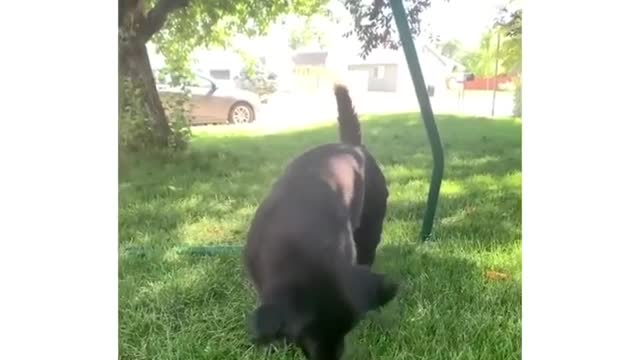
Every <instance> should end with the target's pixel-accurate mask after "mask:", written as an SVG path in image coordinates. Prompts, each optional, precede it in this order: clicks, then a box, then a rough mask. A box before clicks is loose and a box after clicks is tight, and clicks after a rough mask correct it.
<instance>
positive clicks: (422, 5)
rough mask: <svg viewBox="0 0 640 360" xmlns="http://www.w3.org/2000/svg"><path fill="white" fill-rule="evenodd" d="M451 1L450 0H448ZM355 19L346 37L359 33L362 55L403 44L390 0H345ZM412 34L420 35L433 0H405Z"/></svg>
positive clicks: (357, 36)
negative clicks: (421, 18)
mask: <svg viewBox="0 0 640 360" xmlns="http://www.w3.org/2000/svg"><path fill="white" fill-rule="evenodd" d="M445 1H448V0H445ZM343 2H344V5H345V6H346V8H347V10H348V11H349V13H350V14H351V16H352V17H353V20H354V28H353V30H350V31H348V32H347V33H346V34H345V36H347V37H350V36H354V35H355V36H356V38H357V39H358V40H359V41H360V43H361V48H360V50H361V56H362V57H366V56H367V55H369V53H371V51H372V50H373V49H376V48H378V47H380V46H382V47H385V48H391V49H398V48H399V47H400V40H399V38H398V35H397V30H396V26H395V22H394V19H393V13H392V12H391V2H390V0H373V1H371V0H343ZM404 6H405V9H406V12H407V18H408V21H409V30H410V32H411V35H412V36H414V37H415V36H418V35H420V33H421V31H422V24H421V23H420V15H421V14H422V12H424V11H425V10H426V9H427V8H428V7H430V6H431V0H404Z"/></svg>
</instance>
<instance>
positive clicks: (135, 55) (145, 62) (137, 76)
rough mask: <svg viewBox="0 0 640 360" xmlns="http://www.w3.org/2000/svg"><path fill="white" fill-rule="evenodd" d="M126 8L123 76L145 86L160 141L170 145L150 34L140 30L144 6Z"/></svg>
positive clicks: (122, 35)
mask: <svg viewBox="0 0 640 360" xmlns="http://www.w3.org/2000/svg"><path fill="white" fill-rule="evenodd" d="M141 3H142V2H139V3H138V4H141ZM126 10H127V11H126V12H127V13H126V14H125V15H124V17H123V18H122V20H121V21H122V22H121V24H120V25H121V26H120V29H119V42H118V51H119V71H118V72H119V76H120V77H121V78H128V79H131V80H132V81H133V83H134V84H136V86H137V87H139V88H140V89H141V90H142V94H143V98H144V104H145V107H146V109H147V111H148V114H149V118H150V119H149V120H150V121H151V128H152V129H153V133H154V136H155V138H156V142H157V144H158V145H159V146H161V147H167V146H168V144H169V136H170V135H171V129H170V127H169V122H168V120H167V115H166V113H165V111H164V108H163V106H162V101H161V100H160V95H159V94H158V89H157V88H156V82H155V79H154V76H153V71H152V69H151V62H150V61H149V54H148V52H147V47H146V45H145V44H146V41H147V39H148V37H147V36H145V34H144V33H141V32H140V31H137V30H139V24H140V19H144V15H143V14H142V6H132V7H129V8H128V9H126Z"/></svg>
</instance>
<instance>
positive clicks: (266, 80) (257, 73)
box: [234, 63, 278, 98]
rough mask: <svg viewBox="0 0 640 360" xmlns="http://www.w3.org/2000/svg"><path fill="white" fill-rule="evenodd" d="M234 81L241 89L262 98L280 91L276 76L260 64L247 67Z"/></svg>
mask: <svg viewBox="0 0 640 360" xmlns="http://www.w3.org/2000/svg"><path fill="white" fill-rule="evenodd" d="M234 80H235V82H236V85H237V86H238V87H239V88H240V89H245V90H249V91H252V92H254V93H256V94H258V95H259V96H260V97H261V98H263V97H265V96H267V95H271V94H273V93H275V92H276V91H277V90H278V79H277V77H276V74H274V73H273V72H270V71H268V70H267V69H266V68H265V67H264V66H263V65H262V64H260V63H256V64H254V65H253V66H250V65H249V66H245V67H244V68H243V69H242V70H241V71H240V73H239V74H238V75H237V77H236V78H235V79H234Z"/></svg>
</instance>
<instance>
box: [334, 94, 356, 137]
mask: <svg viewBox="0 0 640 360" xmlns="http://www.w3.org/2000/svg"><path fill="white" fill-rule="evenodd" d="M333 93H334V94H335V96H336V103H337V104H338V126H339V128H340V141H341V142H343V143H345V144H351V145H362V133H361V131H360V120H359V119H358V114H356V111H355V109H354V108H353V104H352V103H351V96H349V89H347V87H346V86H345V85H342V84H336V85H334V87H333Z"/></svg>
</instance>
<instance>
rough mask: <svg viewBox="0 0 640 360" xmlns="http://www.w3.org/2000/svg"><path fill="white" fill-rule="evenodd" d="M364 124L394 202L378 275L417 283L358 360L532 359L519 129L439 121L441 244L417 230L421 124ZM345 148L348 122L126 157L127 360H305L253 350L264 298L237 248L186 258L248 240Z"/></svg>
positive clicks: (504, 123) (370, 320)
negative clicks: (304, 177)
mask: <svg viewBox="0 0 640 360" xmlns="http://www.w3.org/2000/svg"><path fill="white" fill-rule="evenodd" d="M362 126H363V131H364V137H365V142H366V143H367V145H368V146H369V147H370V149H371V151H372V152H373V153H374V154H375V156H376V157H377V158H378V160H379V161H380V163H381V164H382V166H383V171H384V173H385V175H386V177H387V179H388V182H389V187H390V193H391V195H390V199H389V210H388V215H387V218H386V222H385V227H384V240H383V244H382V246H381V247H380V248H379V251H378V254H379V255H378V259H377V263H376V265H375V268H376V269H378V270H380V271H383V272H386V273H389V274H391V275H392V276H394V277H396V278H398V279H399V280H400V281H401V283H402V288H401V291H400V293H399V295H398V297H397V299H396V300H394V301H393V302H392V303H391V304H390V305H389V306H387V307H386V308H384V309H383V310H382V311H380V312H375V313H371V314H370V316H368V317H367V319H366V320H365V321H364V322H362V323H361V324H360V325H359V326H358V327H357V328H356V330H355V331H354V332H353V333H352V334H350V336H349V337H348V339H347V354H346V357H345V359H360V360H364V359H390V360H391V359H431V360H436V359H469V360H479V359H486V360H499V359H519V358H520V356H521V124H520V122H519V121H518V120H513V119H503V120H488V119H481V118H463V117H454V116H438V126H439V129H440V132H441V136H442V139H443V144H444V147H445V157H446V168H445V177H444V182H443V184H442V192H441V197H440V203H439V208H438V213H437V222H436V225H435V228H434V237H435V241H433V242H430V243H426V244H421V243H420V242H419V239H418V235H419V231H420V225H421V219H422V214H423V212H424V207H425V199H426V194H427V189H428V185H429V178H430V174H431V166H432V160H431V155H430V151H429V147H428V143H427V140H426V134H425V130H424V128H423V125H422V123H421V120H420V118H419V116H418V115H417V114H397V115H392V116H369V117H366V116H365V117H363V124H362ZM336 139H337V129H336V126H335V124H334V123H328V124H327V125H325V126H319V127H315V128H311V129H302V130H296V131H291V132H288V133H280V134H272V135H260V134H258V133H255V132H254V133H251V132H246V131H245V132H243V131H238V130H235V131H231V130H223V131H215V132H214V133H199V134H198V135H197V136H196V138H195V139H194V142H193V146H192V148H191V150H190V151H189V152H188V153H187V154H184V155H180V156H178V157H177V158H170V159H169V158H165V159H158V158H153V159H152V158H147V159H140V158H136V159H133V158H126V159H123V160H121V164H120V184H119V190H120V205H119V207H120V209H119V210H120V213H119V227H120V233H119V241H120V266H119V346H120V358H121V359H224V360H230V359H274V360H275V359H302V356H301V355H300V354H299V353H298V352H296V351H294V350H292V349H283V348H256V347H254V346H252V345H251V344H250V343H249V341H248V338H247V334H246V328H245V324H246V322H245V319H246V315H247V314H248V313H249V312H250V311H251V310H252V309H253V308H254V307H255V305H256V298H255V294H254V291H253V289H252V288H251V286H250V284H249V282H248V280H247V278H246V276H245V273H244V269H243V265H242V262H241V258H240V250H239V248H238V247H229V248H225V247H221V248H220V251H218V252H217V253H215V254H213V255H210V256H194V255H192V254H188V253H185V252H183V250H184V249H185V248H186V249H188V248H189V247H194V246H200V245H242V244H244V240H245V234H246V231H247V227H248V224H249V221H250V220H251V217H252V215H253V211H254V209H255V208H256V206H257V205H258V203H259V202H260V200H261V199H262V197H263V196H264V195H265V194H266V192H267V190H268V189H269V186H270V184H271V183H272V181H273V180H274V179H275V178H276V177H277V176H278V175H279V174H280V172H281V170H282V169H283V167H284V166H285V165H286V163H287V162H288V161H289V160H290V159H291V158H292V157H293V156H295V155H297V154H299V153H300V152H301V151H303V150H304V149H306V148H308V147H311V146H313V145H318V144H322V143H325V142H333V141H335V140H336ZM492 271H494V272H498V273H500V274H504V275H506V277H503V276H497V277H496V276H490V273H489V272H492ZM488 273H489V276H488V275H487V274H488Z"/></svg>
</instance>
